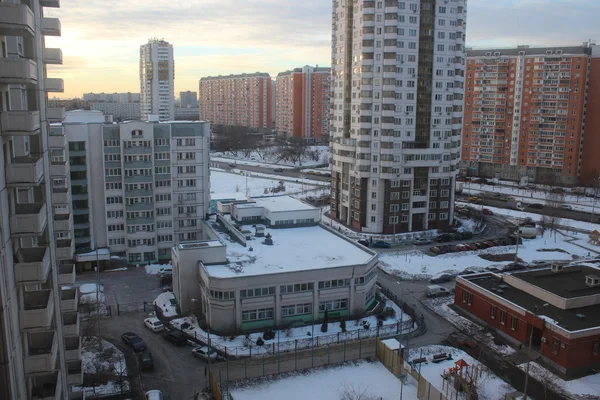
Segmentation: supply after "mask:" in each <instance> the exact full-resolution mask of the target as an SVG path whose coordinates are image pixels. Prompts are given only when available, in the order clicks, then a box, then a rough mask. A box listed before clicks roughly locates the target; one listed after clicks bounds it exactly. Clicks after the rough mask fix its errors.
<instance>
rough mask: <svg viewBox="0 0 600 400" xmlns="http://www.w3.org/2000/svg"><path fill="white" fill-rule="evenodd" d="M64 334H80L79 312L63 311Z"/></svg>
mask: <svg viewBox="0 0 600 400" xmlns="http://www.w3.org/2000/svg"><path fill="white" fill-rule="evenodd" d="M63 335H65V336H77V335H79V313H78V312H76V311H75V312H65V313H63Z"/></svg>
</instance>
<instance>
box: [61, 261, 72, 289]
mask: <svg viewBox="0 0 600 400" xmlns="http://www.w3.org/2000/svg"><path fill="white" fill-rule="evenodd" d="M75 276H76V273H75V264H60V265H59V266H58V284H59V285H72V284H73V283H75Z"/></svg>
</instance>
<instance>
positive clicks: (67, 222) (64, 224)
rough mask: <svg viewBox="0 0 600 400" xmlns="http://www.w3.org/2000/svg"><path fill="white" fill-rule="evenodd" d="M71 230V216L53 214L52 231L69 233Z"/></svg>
mask: <svg viewBox="0 0 600 400" xmlns="http://www.w3.org/2000/svg"><path fill="white" fill-rule="evenodd" d="M72 229H73V220H72V218H71V214H54V230H55V231H59V232H70V231H71V230H72Z"/></svg>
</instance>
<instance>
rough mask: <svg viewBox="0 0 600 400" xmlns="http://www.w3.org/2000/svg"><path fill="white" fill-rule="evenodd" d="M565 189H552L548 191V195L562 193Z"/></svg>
mask: <svg viewBox="0 0 600 400" xmlns="http://www.w3.org/2000/svg"><path fill="white" fill-rule="evenodd" d="M564 192H565V189H563V188H560V187H554V188H552V189H551V190H550V193H564Z"/></svg>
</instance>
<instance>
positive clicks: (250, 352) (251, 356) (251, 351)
mask: <svg viewBox="0 0 600 400" xmlns="http://www.w3.org/2000/svg"><path fill="white" fill-rule="evenodd" d="M250 358H252V346H250Z"/></svg>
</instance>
